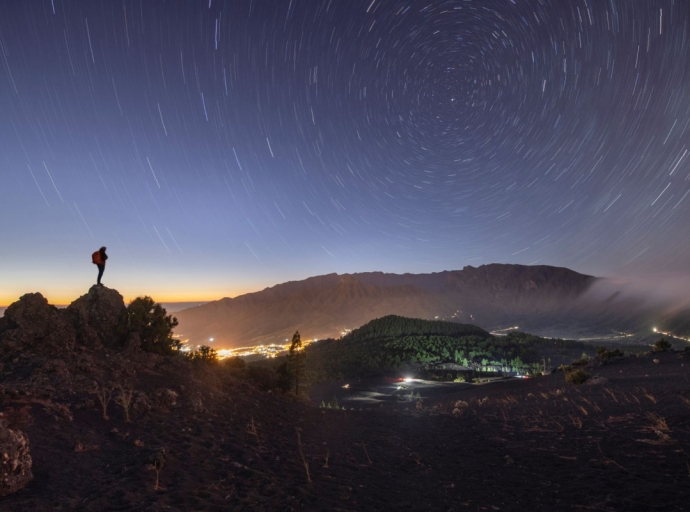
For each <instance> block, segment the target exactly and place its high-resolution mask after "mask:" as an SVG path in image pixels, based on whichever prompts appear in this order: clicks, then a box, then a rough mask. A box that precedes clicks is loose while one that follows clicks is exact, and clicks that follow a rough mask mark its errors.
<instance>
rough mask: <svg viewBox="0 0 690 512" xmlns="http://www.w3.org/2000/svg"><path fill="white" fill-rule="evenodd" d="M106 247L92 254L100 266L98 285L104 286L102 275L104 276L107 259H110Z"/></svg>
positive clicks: (93, 259)
mask: <svg viewBox="0 0 690 512" xmlns="http://www.w3.org/2000/svg"><path fill="white" fill-rule="evenodd" d="M105 249H106V248H105V247H101V248H100V249H98V250H97V251H96V252H94V253H93V254H92V255H91V261H93V264H94V265H96V266H97V267H98V280H97V281H96V284H97V285H98V286H103V285H102V284H101V277H103V272H104V271H105V260H107V259H108V255H107V254H106V253H105Z"/></svg>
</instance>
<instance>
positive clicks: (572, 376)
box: [565, 368, 589, 386]
mask: <svg viewBox="0 0 690 512" xmlns="http://www.w3.org/2000/svg"><path fill="white" fill-rule="evenodd" d="M587 379H589V374H588V373H587V372H586V371H584V370H581V369H579V368H578V369H577V370H573V371H570V372H567V373H566V374H565V380H566V382H569V383H570V384H572V385H574V386H579V385H580V384H584V383H585V382H587Z"/></svg>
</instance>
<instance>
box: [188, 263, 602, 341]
mask: <svg viewBox="0 0 690 512" xmlns="http://www.w3.org/2000/svg"><path fill="white" fill-rule="evenodd" d="M598 279H600V278H597V277H594V276H588V275H585V274H580V273H578V272H575V271H573V270H570V269H567V268H564V267H553V266H548V265H540V266H522V265H508V264H490V265H482V266H480V267H472V266H465V267H464V268H463V269H462V270H451V271H443V272H436V273H431V274H409V273H408V274H392V273H384V272H364V273H354V274H342V275H340V274H336V273H331V274H325V275H322V276H314V277H310V278H307V279H305V280H302V281H289V282H286V283H281V284H278V285H275V286H272V287H267V288H265V289H263V290H261V291H258V292H253V293H248V294H245V295H241V296H238V297H234V298H228V297H226V298H223V299H220V300H218V301H213V302H210V303H207V304H205V305H202V306H198V307H195V308H190V309H186V310H183V311H179V312H177V313H176V316H177V318H178V321H179V322H180V326H179V329H178V332H179V333H180V334H181V336H182V337H187V338H189V340H190V343H192V344H200V343H204V342H206V341H207V340H209V339H210V338H214V340H215V342H216V345H217V346H223V347H236V346H247V345H252V344H265V343H271V342H278V341H282V340H283V339H285V338H286V337H288V336H290V335H292V333H294V331H295V330H299V331H300V332H301V333H302V335H303V336H304V337H306V338H308V339H322V338H326V337H337V336H339V335H341V334H342V333H343V332H344V330H345V329H352V328H355V327H359V326H360V325H363V324H365V323H366V322H368V321H369V320H372V319H374V318H377V317H382V316H386V315H388V314H395V315H400V316H408V317H414V318H424V319H435V318H436V319H451V320H454V321H460V322H465V323H473V324H479V325H481V326H482V327H484V328H487V329H494V328H502V327H503V328H505V327H508V326H511V325H513V323H514V322H515V321H516V320H521V319H525V318H526V319H527V320H528V322H527V323H528V325H538V324H539V323H540V322H541V323H543V321H544V318H540V317H549V319H548V320H549V321H551V320H552V319H554V318H556V317H557V316H558V314H559V312H562V311H563V310H566V309H567V308H568V307H573V305H574V304H575V303H576V301H577V299H578V298H580V297H581V296H582V295H583V294H584V293H585V292H586V291H587V290H588V289H589V288H590V287H591V285H592V284H593V283H595V282H596V281H597V280H598ZM530 319H531V320H530Z"/></svg>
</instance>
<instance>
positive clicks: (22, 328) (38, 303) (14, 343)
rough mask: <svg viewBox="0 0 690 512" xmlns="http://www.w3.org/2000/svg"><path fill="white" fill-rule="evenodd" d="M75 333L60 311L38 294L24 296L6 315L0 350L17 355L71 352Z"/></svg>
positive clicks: (1, 330)
mask: <svg viewBox="0 0 690 512" xmlns="http://www.w3.org/2000/svg"><path fill="white" fill-rule="evenodd" d="M75 341H76V333H75V331H74V328H73V327H72V325H70V323H69V322H67V321H66V320H65V318H63V316H62V314H61V313H60V310H59V309H58V308H56V307H55V306H51V305H50V304H48V301H47V300H46V299H45V298H44V297H43V295H41V294H40V293H27V294H26V295H23V296H22V297H20V299H19V300H18V301H17V302H15V303H13V304H11V305H10V306H9V307H8V308H7V310H6V311H5V316H4V322H3V327H2V329H0V348H2V350H3V352H6V353H8V352H9V353H12V354H15V355H16V354H18V353H21V352H23V351H24V350H26V349H30V350H31V352H33V353H35V354H42V355H49V354H55V353H60V352H64V351H66V350H72V349H73V348H74V344H75Z"/></svg>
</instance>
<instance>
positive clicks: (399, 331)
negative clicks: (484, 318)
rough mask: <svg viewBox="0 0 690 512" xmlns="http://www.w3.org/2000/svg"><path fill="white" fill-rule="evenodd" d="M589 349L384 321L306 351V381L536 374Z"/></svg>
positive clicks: (515, 335)
mask: <svg viewBox="0 0 690 512" xmlns="http://www.w3.org/2000/svg"><path fill="white" fill-rule="evenodd" d="M593 353H594V349H593V348H592V347H590V346H588V345H586V344H584V343H581V342H577V341H567V340H554V339H545V338H540V337H538V336H533V335H531V334H526V333H521V332H512V333H510V334H508V335H506V336H492V335H491V334H489V333H488V332H486V331H484V330H482V329H480V328H479V327H476V326H474V325H465V324H456V323H453V322H442V321H429V320H418V319H410V318H403V317H399V316H387V317H383V318H380V319H377V320H373V321H371V322H369V323H368V324H366V325H364V326H362V327H360V328H359V329H356V330H354V331H352V332H351V333H349V334H348V335H346V336H344V337H343V338H341V339H338V340H335V339H329V340H322V341H320V342H319V343H316V344H313V345H310V346H309V347H308V348H307V349H306V368H307V373H308V375H309V378H310V380H312V381H323V380H331V379H341V378H350V377H367V376H375V375H389V374H392V373H401V372H404V371H405V370H409V369H410V368H413V367H416V368H421V367H424V366H425V365H428V364H429V363H445V362H450V363H456V364H459V365H463V366H472V367H475V368H479V369H480V371H481V369H482V368H483V369H487V370H489V369H491V370H493V371H502V372H506V373H518V372H519V373H536V372H538V371H540V370H541V369H542V368H543V366H544V364H546V366H547V367H556V366H559V365H561V364H568V363H570V362H571V361H572V360H573V359H576V358H579V357H581V356H582V355H583V354H586V355H591V354H593Z"/></svg>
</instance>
